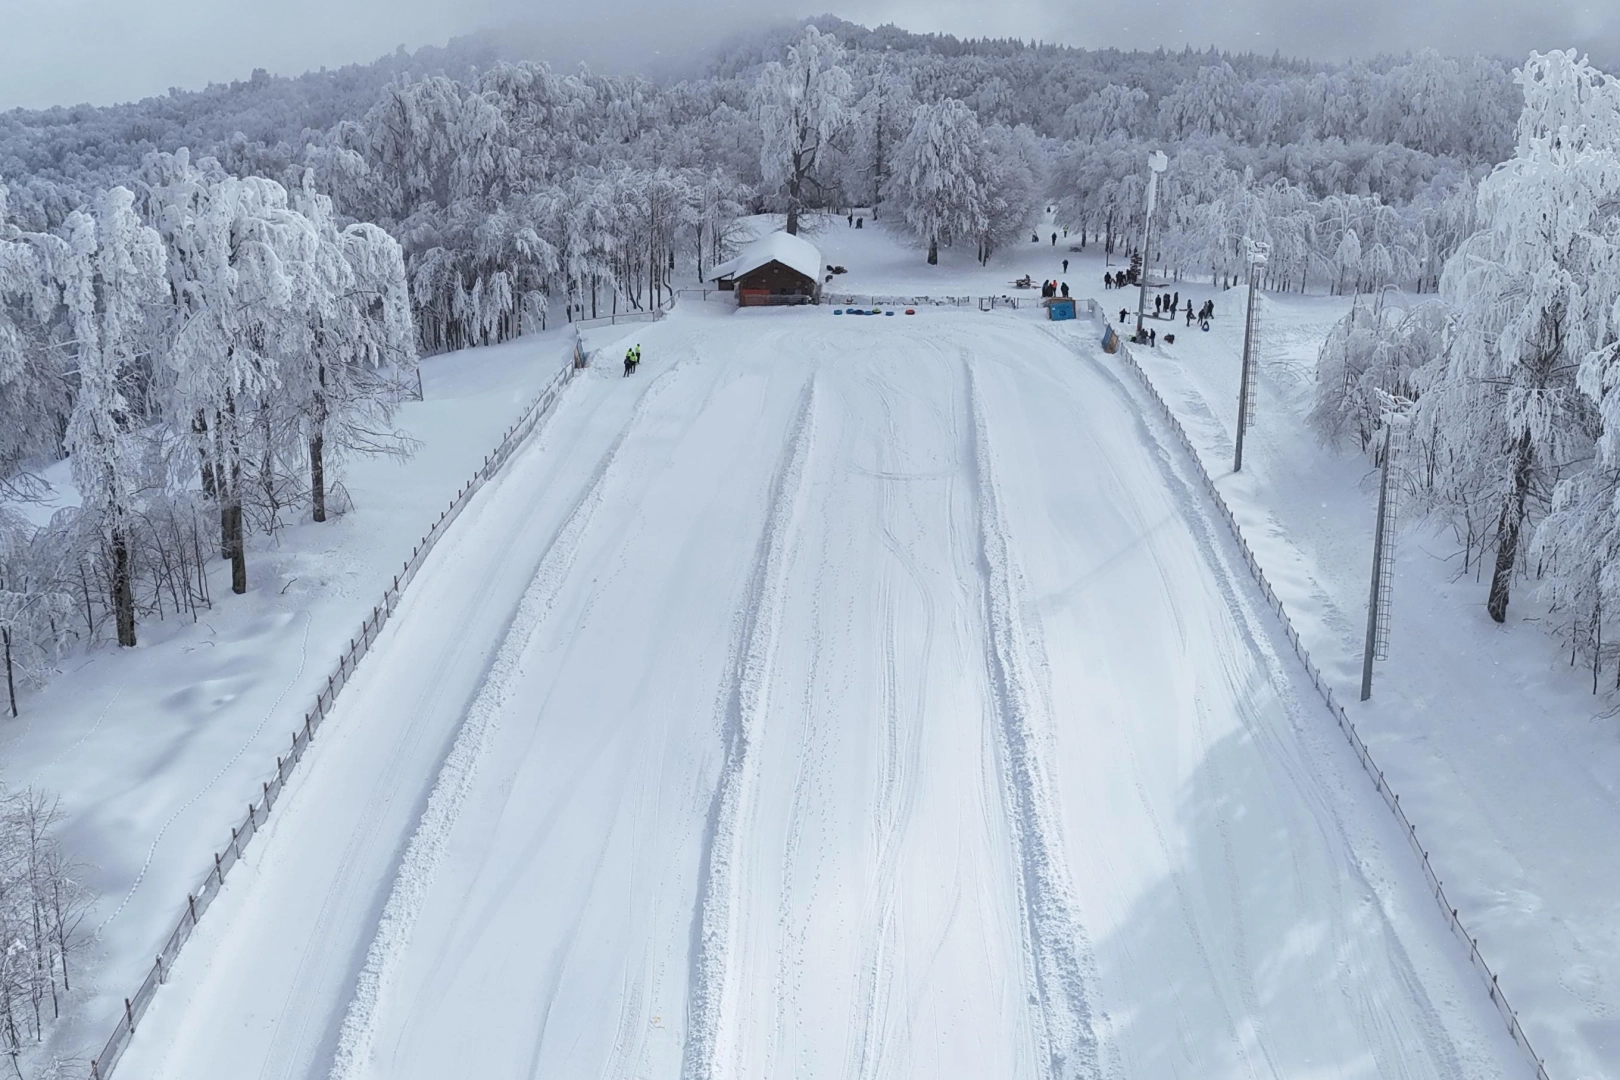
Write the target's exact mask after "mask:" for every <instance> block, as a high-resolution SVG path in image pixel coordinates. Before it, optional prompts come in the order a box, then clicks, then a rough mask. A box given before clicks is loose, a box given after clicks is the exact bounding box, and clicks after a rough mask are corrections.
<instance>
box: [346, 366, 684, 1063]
mask: <svg viewBox="0 0 1620 1080" xmlns="http://www.w3.org/2000/svg"><path fill="white" fill-rule="evenodd" d="M677 370H678V368H670V369H668V370H666V371H665V372H663V373H662V374H660V375H659V377H658V380H657V384H655V385H654V386H653V387H649V388H648V390H647V392H646V393H645V394H644V395H643V396H642V398H641V399H640V401H638V402H637V405H636V409H635V411H634V412H633V413H632V415H631V418H630V421H629V422H628V423H627V424H626V425H625V427H624V430H623V431H622V432H620V434H619V436H618V438H617V439H615V440H614V442H613V444H612V446H611V447H609V449H608V452H607V454H606V455H605V456H604V457H603V459H602V461H601V463H600V464H599V465H598V466H597V467H596V469H595V470H594V473H593V476H592V479H591V482H590V485H589V486H588V487H587V489H586V490H585V492H584V493H583V494H582V495H581V496H580V498H579V500H578V502H576V503H575V505H574V508H573V509H572V510H571V511H570V512H569V514H568V516H567V518H566V520H565V522H564V524H563V526H562V528H561V529H560V530H558V532H557V535H556V536H555V538H554V539H553V540H552V542H551V543H550V545H548V547H547V550H546V554H545V556H544V557H542V559H541V561H540V568H539V571H538V572H537V573H536V574H535V576H534V579H533V580H532V581H531V582H530V584H529V587H528V589H527V590H526V591H525V593H524V595H523V599H522V600H521V601H520V603H519V605H518V610H517V615H516V617H515V618H514V620H513V623H512V625H511V627H510V628H509V629H508V631H507V635H506V637H505V639H504V640H503V641H502V643H501V646H500V649H499V651H498V652H497V653H496V656H495V660H494V662H493V664H492V665H491V666H490V669H489V671H488V672H487V674H486V675H485V678H484V683H483V685H482V686H481V687H480V688H479V691H478V695H477V697H476V698H474V699H473V703H472V705H471V707H470V708H469V709H468V711H467V716H466V719H465V720H464V721H463V722H462V726H461V730H460V731H459V732H458V733H457V735H456V740H455V742H454V744H453V745H452V746H451V749H450V753H449V755H448V757H447V758H446V759H445V762H444V766H443V768H442V769H441V770H440V773H439V777H438V779H437V780H436V781H435V783H434V786H433V791H432V793H431V794H430V795H429V796H428V804H427V808H426V810H424V811H423V814H422V820H421V823H420V824H419V825H418V826H417V829H416V832H415V833H414V834H413V835H412V837H411V841H410V845H409V846H408V847H407V848H406V851H405V856H404V859H403V860H402V861H401V864H400V867H399V870H398V873H397V875H396V877H395V881H394V888H393V891H392V893H391V894H390V895H389V898H388V902H387V904H386V905H385V906H384V908H383V914H382V918H381V919H380V921H379V922H378V925H377V933H376V937H375V938H374V939H373V941H372V944H371V946H370V948H369V949H368V950H367V953H366V962H365V966H364V967H363V968H361V971H360V977H359V980H358V982H357V984H356V986H355V990H354V996H353V998H352V999H351V1000H350V1003H349V1007H348V1010H347V1012H346V1014H345V1016H344V1019H343V1027H342V1030H341V1031H340V1033H339V1036H338V1048H337V1053H336V1055H335V1057H334V1059H333V1062H332V1069H331V1072H330V1074H329V1076H330V1077H331V1080H356V1078H357V1077H359V1076H360V1075H361V1073H362V1071H363V1070H364V1068H365V1067H366V1065H367V1063H368V1059H369V1055H370V1050H371V1044H372V1041H373V1039H374V1037H375V1035H376V1026H377V1014H378V1012H379V1010H380V1009H381V1008H382V1007H383V1005H384V1003H385V997H386V995H387V992H388V987H389V978H390V976H391V975H392V973H393V971H394V969H395V967H396V965H397V963H398V960H399V957H400V955H401V953H402V952H403V951H404V950H405V948H406V947H407V946H408V945H409V943H410V936H411V930H412V928H413V927H414V925H415V922H416V916H417V913H418V912H419V911H420V910H421V905H422V901H423V899H424V898H425V897H426V895H427V892H428V889H429V888H430V887H431V886H432V884H433V881H434V878H435V877H436V876H437V874H438V871H439V867H440V865H441V864H442V862H443V860H444V854H445V850H446V846H447V844H448V841H449V837H450V832H451V830H452V829H453V828H454V826H455V823H456V818H457V816H458V814H459V812H460V810H461V806H462V804H463V803H464V802H465V800H466V796H467V792H468V791H469V790H470V789H471V787H472V783H473V780H474V777H475V776H476V774H477V771H478V766H479V762H480V760H481V758H482V757H483V752H484V750H485V748H486V747H487V746H488V745H489V741H490V738H491V736H492V734H493V732H494V728H495V724H496V719H497V717H498V716H499V714H500V712H501V709H502V707H503V706H504V705H505V704H506V701H507V697H508V692H509V688H510V686H511V684H512V683H513V682H514V681H515V680H516V678H517V676H518V674H519V664H520V661H521V659H522V656H523V653H524V650H525V649H527V648H528V646H529V643H530V642H531V641H532V640H533V639H534V636H535V635H536V634H537V633H538V632H539V630H540V628H541V626H542V625H543V624H544V623H545V619H546V616H547V615H548V614H549V613H550V611H551V608H552V605H553V604H554V602H555V600H556V596H557V593H558V591H559V590H560V589H561V588H562V585H563V583H564V581H565V580H566V579H567V577H568V573H569V571H570V570H571V569H572V568H573V565H574V559H575V556H576V554H577V552H578V550H579V545H580V541H581V539H582V538H583V536H584V535H585V533H586V531H587V530H588V529H589V528H590V525H591V522H592V520H593V519H594V516H595V512H596V509H597V508H598V507H599V506H600V505H601V503H602V493H603V491H604V490H605V489H606V487H607V484H608V482H609V480H610V478H611V477H612V475H613V473H614V471H615V466H616V465H617V464H618V461H619V455H620V451H621V450H622V449H623V447H624V445H625V442H626V440H628V439H629V437H630V435H631V434H632V433H633V432H634V431H635V430H636V426H637V424H638V422H639V421H640V419H641V418H642V416H643V415H645V413H646V411H647V408H648V406H649V404H650V403H651V402H652V401H654V400H656V398H657V396H658V389H659V386H660V385H662V384H663V383H665V381H666V380H669V379H670V378H671V377H672V376H673V375H674V374H675V372H676V371H677Z"/></svg>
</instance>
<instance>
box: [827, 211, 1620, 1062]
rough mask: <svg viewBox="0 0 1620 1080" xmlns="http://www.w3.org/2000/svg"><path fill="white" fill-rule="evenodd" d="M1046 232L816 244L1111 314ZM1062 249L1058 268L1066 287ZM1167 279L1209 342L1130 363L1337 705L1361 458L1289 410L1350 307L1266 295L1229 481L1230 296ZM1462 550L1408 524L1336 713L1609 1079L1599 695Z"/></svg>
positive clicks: (855, 262) (1619, 1050) (1616, 788)
mask: <svg viewBox="0 0 1620 1080" xmlns="http://www.w3.org/2000/svg"><path fill="white" fill-rule="evenodd" d="M1051 231H1052V230H1051V228H1050V227H1049V226H1048V227H1043V229H1042V230H1041V241H1040V243H1039V244H1030V245H1028V246H1024V245H1018V246H1017V247H1015V248H1014V249H1012V250H1010V251H1007V252H1003V253H1001V254H1000V255H999V256H998V257H997V260H996V262H993V264H992V271H988V272H987V271H983V270H980V269H979V268H978V267H976V266H974V265H973V264H972V263H971V260H963V259H962V258H961V257H960V255H961V254H963V253H956V252H951V251H947V252H945V253H943V261H944V263H945V266H944V267H943V269H941V268H931V267H926V266H922V265H921V264H922V260H921V258H920V256H919V254H918V253H917V252H916V251H914V250H908V249H906V248H905V247H904V246H902V245H897V244H894V243H893V242H892V241H889V240H887V239H886V234H885V233H882V232H880V233H878V234H877V235H876V236H874V237H867V236H862V235H861V233H855V234H854V235H853V236H851V235H849V234H848V233H847V232H840V231H839V230H838V228H836V227H832V228H828V229H827V230H825V231H824V232H823V233H822V241H823V244H824V246H825V247H826V248H827V249H828V252H829V261H833V262H837V261H845V262H847V263H848V264H849V267H850V275H849V278H850V279H855V278H856V277H857V275H862V280H861V285H860V288H861V289H862V290H863V291H871V292H883V291H886V290H890V289H893V290H900V289H906V290H916V291H921V290H922V288H923V287H924V286H928V287H929V288H931V290H932V291H936V292H940V291H954V290H950V289H947V288H943V287H942V286H943V285H949V284H951V283H954V282H956V281H963V282H967V283H971V284H972V285H974V286H975V288H974V289H973V290H972V291H975V292H979V291H985V290H990V289H993V288H996V289H997V291H999V288H998V286H997V283H998V282H1002V283H1004V282H1006V281H1010V280H1012V279H1013V278H1015V277H1017V276H1019V274H1021V273H1026V272H1027V273H1031V274H1032V275H1033V276H1034V277H1035V278H1036V280H1040V279H1042V278H1043V277H1061V278H1064V279H1065V280H1067V281H1068V282H1069V283H1070V284H1071V287H1072V288H1073V290H1074V292H1075V293H1076V294H1077V295H1080V296H1093V297H1095V298H1096V299H1097V301H1098V302H1099V303H1100V304H1101V306H1102V308H1103V310H1104V311H1107V312H1110V313H1111V315H1110V318H1111V319H1113V320H1116V321H1117V318H1118V311H1119V309H1120V308H1121V307H1125V308H1129V309H1130V310H1131V311H1133V312H1134V310H1135V307H1136V291H1135V290H1134V289H1132V290H1127V291H1124V292H1114V291H1105V290H1103V288H1102V275H1103V271H1104V266H1103V263H1102V256H1101V255H1100V253H1099V251H1098V245H1096V244H1092V245H1091V247H1090V248H1089V250H1088V251H1087V252H1085V253H1070V252H1066V251H1065V250H1064V248H1063V244H1064V241H1063V239H1062V237H1061V236H1060V238H1059V244H1058V248H1057V250H1056V251H1053V250H1052V249H1051V245H1050V234H1051ZM862 232H864V230H862ZM1063 258H1068V259H1070V260H1071V263H1070V272H1069V274H1068V275H1067V276H1066V277H1065V275H1064V274H1063V272H1062V266H1061V263H1060V261H1059V260H1061V259H1063ZM964 262H965V264H966V265H964ZM997 263H999V264H1000V265H1001V266H1003V267H1004V268H1005V269H1004V271H1003V272H1002V273H1000V274H997V273H994V272H993V268H994V266H995V265H996V264H997ZM1113 268H1114V269H1118V268H1119V267H1118V263H1117V262H1116V264H1115V266H1114V267H1113ZM843 280H845V279H843V278H841V279H840V281H841V282H842V281H843ZM839 287H843V286H842V285H840V286H839ZM1166 291H1176V292H1179V293H1180V294H1181V300H1182V305H1183V306H1185V303H1186V301H1187V299H1188V298H1189V297H1190V298H1191V299H1192V300H1193V301H1194V303H1195V304H1201V303H1203V301H1204V300H1206V299H1212V300H1214V301H1215V303H1216V312H1217V317H1216V319H1215V320H1214V322H1213V324H1212V326H1211V329H1210V331H1209V332H1208V333H1204V332H1201V331H1199V330H1198V329H1197V328H1196V327H1193V328H1191V329H1190V330H1189V329H1188V328H1187V326H1186V325H1185V321H1184V320H1177V321H1176V324H1175V325H1174V326H1172V325H1171V324H1170V322H1168V321H1159V322H1152V323H1150V325H1152V326H1155V327H1156V328H1157V329H1158V330H1159V332H1160V334H1161V335H1162V334H1164V333H1165V332H1167V331H1168V332H1171V333H1174V334H1175V335H1176V342H1175V344H1173V345H1165V344H1163V343H1161V344H1160V345H1159V347H1158V348H1156V349H1152V350H1147V349H1140V348H1138V349H1137V350H1136V355H1137V357H1138V358H1139V360H1140V361H1141V363H1142V365H1143V367H1144V369H1145V370H1146V371H1147V373H1148V374H1149V376H1150V377H1151V378H1152V379H1153V382H1154V384H1155V386H1156V387H1157V388H1158V390H1159V392H1160V393H1161V394H1162V395H1163V397H1164V398H1165V400H1166V401H1167V402H1169V404H1170V406H1171V407H1172V408H1173V409H1174V410H1175V411H1176V412H1177V414H1178V416H1179V418H1180V419H1181V421H1182V423H1183V425H1184V426H1185V427H1186V429H1187V431H1188V433H1189V435H1190V436H1191V437H1192V439H1193V441H1194V443H1195V444H1196V445H1197V446H1198V447H1199V449H1200V451H1201V454H1202V458H1203V462H1204V465H1205V467H1206V468H1207V470H1208V471H1209V472H1210V474H1211V475H1212V476H1214V477H1215V478H1216V480H1217V483H1218V484H1219V486H1220V488H1221V491H1222V494H1223V496H1224V498H1225V499H1226V500H1227V502H1228V504H1229V505H1230V506H1231V507H1232V509H1233V511H1234V512H1235V513H1236V515H1237V518H1238V521H1239V524H1240V526H1241V527H1242V529H1243V531H1244V535H1245V538H1246V539H1247V540H1248V542H1249V544H1250V546H1251V547H1252V548H1253V549H1254V551H1255V552H1256V556H1257V558H1258V559H1259V561H1260V563H1261V564H1262V566H1263V567H1264V569H1265V571H1266V575H1267V577H1268V579H1269V580H1270V581H1271V582H1272V584H1273V586H1274V587H1275V588H1276V589H1277V591H1278V593H1279V594H1280V595H1281V596H1282V599H1283V601H1284V603H1285V604H1286V605H1287V607H1288V610H1289V613H1290V615H1291V617H1292V619H1293V622H1294V624H1295V626H1296V627H1297V628H1298V629H1299V631H1300V633H1301V635H1302V636H1303V638H1304V641H1305V644H1306V645H1307V646H1308V647H1309V649H1310V651H1311V653H1312V654H1313V656H1314V657H1315V659H1316V661H1317V663H1318V664H1319V665H1320V666H1321V667H1322V669H1323V670H1324V672H1325V673H1326V674H1327V675H1328V676H1329V678H1330V679H1331V680H1332V681H1333V683H1334V685H1335V688H1336V689H1337V691H1338V694H1339V697H1340V699H1341V700H1342V701H1347V702H1353V701H1355V700H1356V698H1357V696H1358V694H1357V689H1358V688H1359V685H1360V676H1361V647H1362V637H1363V634H1364V632H1365V618H1366V596H1367V587H1368V572H1369V567H1370V563H1371V547H1372V525H1373V517H1374V510H1375V504H1376V489H1375V488H1374V487H1373V483H1372V480H1373V476H1372V472H1371V467H1370V463H1369V462H1368V461H1367V459H1366V458H1364V457H1360V456H1358V455H1356V454H1355V453H1354V452H1351V451H1348V450H1344V449H1335V448H1330V447H1323V446H1321V445H1320V444H1319V442H1318V440H1317V438H1316V436H1315V434H1314V433H1313V432H1312V431H1311V430H1310V429H1309V427H1308V425H1307V423H1306V421H1305V416H1306V414H1307V412H1308V410H1309V407H1310V396H1311V393H1312V391H1313V387H1314V380H1315V373H1316V358H1317V352H1318V350H1319V348H1320V346H1321V343H1322V340H1323V339H1324V338H1325V336H1326V335H1327V332H1328V330H1329V329H1330V328H1331V326H1332V325H1333V323H1334V322H1336V321H1337V320H1338V319H1339V318H1340V317H1341V316H1343V315H1344V313H1345V312H1346V311H1347V310H1348V308H1349V305H1350V299H1349V298H1348V297H1328V296H1304V297H1302V296H1298V295H1296V294H1272V295H1268V296H1267V297H1266V299H1265V301H1264V308H1263V311H1264V315H1263V320H1262V334H1261V337H1262V353H1261V361H1260V367H1259V385H1258V391H1257V401H1256V413H1255V418H1254V421H1253V426H1252V427H1251V429H1250V432H1249V435H1248V438H1247V440H1246V449H1245V463H1246V464H1245V469H1244V472H1243V474H1242V475H1234V474H1233V473H1232V471H1231V469H1232V451H1233V437H1232V433H1233V431H1234V430H1235V427H1236V418H1237V396H1238V394H1237V389H1238V364H1239V357H1240V355H1241V343H1242V314H1243V307H1244V295H1243V291H1242V290H1241V289H1239V290H1232V291H1227V290H1224V289H1219V288H1215V287H1212V286H1211V284H1210V281H1209V279H1208V278H1207V277H1206V278H1203V279H1202V280H1188V281H1182V282H1174V283H1171V284H1170V285H1168V286H1167V287H1166ZM1026 295H1027V294H1026ZM1133 319H1134V316H1133ZM1116 325H1117V322H1116ZM1088 326H1089V324H1088ZM1459 547H1460V545H1459V544H1458V543H1457V542H1456V540H1455V539H1454V537H1452V536H1451V535H1450V533H1449V531H1441V532H1436V531H1435V530H1434V529H1432V528H1431V527H1429V526H1427V525H1425V524H1424V523H1423V522H1421V521H1419V520H1416V515H1415V514H1414V513H1411V512H1407V513H1406V514H1405V520H1404V527H1403V533H1402V538H1401V541H1400V546H1399V548H1398V554H1397V563H1396V586H1395V601H1394V617H1393V628H1392V639H1391V640H1392V646H1391V657H1390V659H1389V660H1388V661H1387V662H1381V663H1379V664H1378V665H1377V671H1376V674H1375V690H1374V698H1373V701H1372V702H1370V703H1368V704H1367V705H1357V706H1353V707H1352V717H1353V719H1354V720H1355V722H1356V724H1357V727H1358V729H1359V730H1360V731H1361V733H1362V734H1363V736H1364V737H1365V738H1366V740H1367V742H1368V743H1369V745H1370V746H1371V749H1372V750H1373V752H1374V754H1375V755H1376V756H1377V758H1378V761H1379V764H1380V766H1381V767H1383V768H1384V770H1385V771H1386V773H1387V774H1388V776H1389V778H1390V780H1391V783H1392V785H1393V786H1394V789H1395V790H1396V791H1398V792H1400V793H1401V796H1402V803H1403V805H1404V806H1405V808H1406V810H1407V813H1408V814H1409V815H1410V816H1411V818H1412V819H1413V820H1414V821H1415V822H1416V824H1417V825H1418V828H1419V829H1420V831H1421V833H1422V835H1423V837H1424V839H1425V841H1426V842H1427V843H1428V844H1429V845H1430V847H1431V851H1430V854H1431V857H1432V859H1433V860H1434V862H1435V864H1436V866H1437V867H1438V869H1439V872H1440V876H1441V877H1442V878H1443V880H1444V881H1445V884H1446V891H1447V894H1448V895H1449V896H1450V897H1451V899H1452V900H1453V902H1455V903H1457V904H1458V906H1459V908H1460V910H1461V912H1462V914H1463V916H1464V918H1465V920H1466V921H1467V923H1468V925H1469V927H1470V928H1471V929H1472V930H1473V931H1474V932H1475V933H1476V934H1477V935H1478V937H1479V941H1480V948H1481V949H1482V951H1483V952H1484V953H1485V955H1486V956H1487V957H1488V958H1489V960H1490V963H1491V964H1492V965H1493V967H1495V968H1496V969H1497V970H1498V973H1499V975H1500V978H1501V983H1502V986H1503V987H1504V989H1505V990H1506V991H1507V993H1508V994H1509V996H1510V1000H1511V1001H1512V1003H1513V1006H1514V1007H1515V1008H1516V1009H1518V1010H1519V1013H1520V1019H1521V1022H1522V1023H1523V1024H1524V1026H1525V1028H1526V1030H1527V1031H1528V1032H1529V1034H1530V1037H1531V1039H1532V1040H1533V1043H1534V1045H1535V1047H1536V1050H1537V1052H1538V1053H1540V1054H1541V1055H1543V1056H1544V1057H1545V1058H1546V1060H1547V1063H1548V1068H1549V1070H1550V1073H1551V1075H1553V1076H1555V1077H1560V1078H1563V1077H1580V1078H1594V1080H1595V1078H1611V1080H1612V1078H1616V1077H1620V882H1617V878H1620V739H1617V738H1616V728H1615V721H1614V719H1613V716H1612V709H1613V699H1612V698H1611V697H1609V696H1603V697H1596V698H1594V697H1593V696H1592V695H1591V693H1590V691H1591V676H1590V673H1589V672H1582V671H1578V670H1576V671H1572V670H1571V668H1570V664H1569V654H1568V652H1567V651H1565V650H1562V649H1561V648H1560V647H1559V645H1558V643H1557V641H1556V640H1555V639H1554V638H1553V637H1552V636H1551V635H1549V634H1548V633H1546V627H1545V620H1546V618H1547V612H1546V610H1545V607H1544V605H1542V604H1540V603H1538V602H1537V601H1536V599H1535V597H1534V583H1533V582H1521V583H1520V584H1519V587H1518V591H1517V594H1516V595H1515V597H1514V601H1513V604H1512V607H1511V608H1510V611H1509V618H1508V622H1507V624H1506V625H1505V626H1497V625H1496V624H1494V623H1492V622H1491V621H1490V619H1489V618H1488V616H1487V615H1486V614H1485V611H1484V599H1485V585H1484V584H1482V583H1480V582H1479V581H1478V580H1476V575H1475V574H1473V573H1470V574H1467V575H1464V574H1463V567H1462V565H1461V556H1460V553H1459ZM1609 678H1612V675H1606V676H1605V681H1607V679H1609Z"/></svg>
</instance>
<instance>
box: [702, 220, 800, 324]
mask: <svg viewBox="0 0 1620 1080" xmlns="http://www.w3.org/2000/svg"><path fill="white" fill-rule="evenodd" d="M712 276H713V281H714V284H715V287H716V288H720V289H725V290H727V291H731V290H735V291H736V293H737V306H738V307H776V306H784V305H792V304H814V303H815V302H816V301H817V300H819V299H820V298H821V250H820V249H819V248H817V247H816V246H815V245H814V244H812V243H810V241H808V240H806V239H804V238H803V237H800V236H789V235H788V234H787V233H785V232H775V233H770V234H768V235H766V236H762V237H760V238H759V239H758V240H755V241H754V242H753V243H751V244H749V245H748V246H747V247H746V248H744V249H743V250H742V253H741V254H740V255H738V256H737V257H736V258H735V259H732V260H731V261H729V262H725V263H722V264H720V265H719V266H717V267H715V268H714V270H713V273H712Z"/></svg>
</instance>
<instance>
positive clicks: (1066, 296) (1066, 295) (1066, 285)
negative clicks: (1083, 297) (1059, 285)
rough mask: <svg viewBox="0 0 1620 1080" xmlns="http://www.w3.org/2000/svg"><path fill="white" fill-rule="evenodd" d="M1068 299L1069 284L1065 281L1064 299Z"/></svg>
mask: <svg viewBox="0 0 1620 1080" xmlns="http://www.w3.org/2000/svg"><path fill="white" fill-rule="evenodd" d="M1068 298H1069V283H1068V282H1067V281H1065V282H1064V283H1063V299H1065V300H1067V299H1068Z"/></svg>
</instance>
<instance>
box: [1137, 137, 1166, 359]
mask: <svg viewBox="0 0 1620 1080" xmlns="http://www.w3.org/2000/svg"><path fill="white" fill-rule="evenodd" d="M1169 167H1170V159H1169V158H1167V157H1165V156H1164V151H1163V150H1155V151H1153V152H1152V153H1151V154H1149V155H1148V189H1147V216H1146V217H1144V218H1143V219H1142V276H1141V279H1140V285H1141V288H1140V289H1139V290H1138V292H1137V296H1136V337H1137V340H1141V337H1142V319H1143V318H1144V317H1145V315H1146V312H1147V279H1148V266H1149V259H1148V238H1149V237H1150V236H1151V235H1152V232H1153V207H1154V204H1155V203H1157V202H1158V200H1159V174H1160V173H1162V172H1164V170H1165V169H1167V168H1169Z"/></svg>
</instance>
